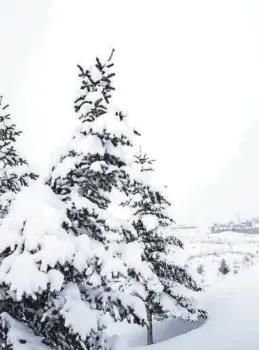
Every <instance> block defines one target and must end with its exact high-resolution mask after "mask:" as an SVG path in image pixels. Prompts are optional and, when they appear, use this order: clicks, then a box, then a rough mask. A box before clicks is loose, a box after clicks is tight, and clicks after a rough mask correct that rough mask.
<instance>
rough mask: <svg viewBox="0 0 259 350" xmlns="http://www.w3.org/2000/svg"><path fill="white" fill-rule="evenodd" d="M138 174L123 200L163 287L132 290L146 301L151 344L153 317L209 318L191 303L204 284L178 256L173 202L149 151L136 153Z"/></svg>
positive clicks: (179, 244) (178, 249) (178, 247)
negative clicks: (157, 181)
mask: <svg viewBox="0 0 259 350" xmlns="http://www.w3.org/2000/svg"><path fill="white" fill-rule="evenodd" d="M136 164H137V168H138V170H139V174H138V177H135V179H134V180H133V181H132V182H131V193H130V198H129V199H128V200H127V201H126V202H124V203H123V205H124V206H130V207H131V208H132V209H133V226H134V228H135V230H136V232H137V235H138V239H139V240H140V242H142V245H143V248H144V249H143V255H142V259H143V261H146V262H147V263H148V264H149V266H151V269H152V271H153V272H154V274H155V275H156V276H157V278H158V280H159V283H160V290H159V289H158V288H157V290H152V289H151V288H150V286H149V285H145V290H144V291H143V292H142V293H141V294H140V293H139V291H138V290H134V286H132V292H133V293H135V294H136V295H138V296H139V297H140V298H142V300H143V301H144V302H145V306H146V311H147V319H148V326H147V330H148V334H147V341H148V344H151V343H153V334H152V327H153V326H152V318H153V316H155V317H156V319H163V318H167V317H169V316H171V317H175V318H179V319H184V320H191V321H196V320H198V319H199V318H206V312H205V311H203V310H197V309H195V307H194V306H193V304H192V300H191V298H190V295H191V293H190V291H200V290H201V288H200V287H199V286H198V285H197V284H196V282H195V281H194V280H193V278H192V277H191V276H190V275H189V274H188V272H187V270H186V269H185V268H184V266H183V265H182V266H181V263H180V261H178V257H181V255H182V249H183V243H182V242H181V240H179V239H178V238H177V237H176V236H174V234H173V230H172V224H173V219H172V218H171V217H170V213H169V207H170V202H169V200H168V199H167V198H166V195H165V190H164V188H163V187H161V186H156V185H155V182H154V178H152V177H151V174H152V170H153V169H152V161H150V160H149V159H148V158H147V157H146V155H141V154H140V155H139V156H136Z"/></svg>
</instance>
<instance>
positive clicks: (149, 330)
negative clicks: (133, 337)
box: [146, 306, 154, 345]
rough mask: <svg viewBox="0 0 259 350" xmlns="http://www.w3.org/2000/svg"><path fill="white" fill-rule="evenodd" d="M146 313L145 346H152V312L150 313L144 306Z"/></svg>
mask: <svg viewBox="0 0 259 350" xmlns="http://www.w3.org/2000/svg"><path fill="white" fill-rule="evenodd" d="M146 311H147V322H148V325H147V345H151V344H154V340H153V323H152V312H151V311H150V309H149V307H148V306H146Z"/></svg>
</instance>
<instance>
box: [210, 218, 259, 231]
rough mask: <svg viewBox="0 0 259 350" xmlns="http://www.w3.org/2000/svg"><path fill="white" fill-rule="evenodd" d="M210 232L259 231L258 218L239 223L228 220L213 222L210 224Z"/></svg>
mask: <svg viewBox="0 0 259 350" xmlns="http://www.w3.org/2000/svg"><path fill="white" fill-rule="evenodd" d="M210 229H211V233H220V232H226V231H231V232H240V233H253V234H258V233H259V220H258V219H252V220H247V221H244V222H240V223H235V222H233V221H230V222H229V223H225V224H224V223H215V224H214V225H212V226H211V228H210Z"/></svg>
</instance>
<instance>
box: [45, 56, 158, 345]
mask: <svg viewBox="0 0 259 350" xmlns="http://www.w3.org/2000/svg"><path fill="white" fill-rule="evenodd" d="M112 56H113V53H112V55H111V56H110V57H109V59H108V61H107V62H106V63H104V64H103V63H101V61H100V59H98V58H97V59H96V65H95V66H94V67H92V68H91V69H90V70H84V69H83V68H82V67H81V66H78V67H79V71H80V73H79V77H80V78H81V88H80V91H81V92H80V95H79V97H78V98H77V99H76V101H75V112H76V113H77V114H78V116H79V120H80V121H81V124H80V127H79V128H78V130H77V131H76V133H75V135H74V137H73V139H72V140H71V142H70V144H69V146H68V150H67V152H66V153H65V154H64V155H63V156H62V157H61V160H60V163H59V164H57V166H55V167H54V168H53V169H52V172H51V176H50V179H49V180H48V182H47V184H48V185H49V186H51V188H52V190H53V191H54V192H55V193H56V194H57V195H58V196H59V198H60V199H61V200H62V201H63V202H64V203H65V205H66V210H67V216H68V219H69V220H70V222H71V230H72V231H73V233H74V235H75V237H79V238H80V237H87V238H88V239H89V240H90V242H91V244H93V246H95V245H97V246H98V247H100V252H102V254H103V250H104V251H105V252H106V253H105V259H104V258H103V256H102V254H101V255H100V256H99V257H98V259H97V261H103V264H104V265H106V266H109V265H112V266H114V267H115V266H117V267H116V269H115V273H113V272H112V271H111V269H110V268H107V269H106V270H105V269H104V268H103V269H101V268H100V267H99V266H98V264H97V263H96V262H95V261H93V260H91V261H89V269H88V270H86V271H85V274H86V276H85V278H81V279H78V282H77V283H78V285H79V286H80V291H81V293H82V297H83V298H84V300H85V301H86V302H88V303H89V305H90V306H92V305H93V306H94V308H96V309H98V310H100V312H103V313H104V314H107V313H109V314H110V315H111V316H112V318H113V319H114V320H116V321H118V320H123V319H126V320H127V321H128V322H134V323H138V324H142V325H143V324H144V323H145V322H146V314H145V307H144V303H143V302H142V301H141V299H140V298H139V297H138V296H133V295H130V294H129V293H127V291H126V286H127V285H129V284H130V285H136V284H140V285H143V284H145V285H149V288H150V290H153V291H155V290H156V289H159V288H160V290H161V289H162V286H161V284H160V282H159V280H158V278H157V277H156V275H155V274H154V273H153V271H152V270H151V269H150V266H149V264H148V263H146V262H143V261H142V246H141V245H140V244H139V242H138V240H137V239H136V238H137V233H136V232H135V228H134V227H133V226H132V225H131V223H130V222H129V221H127V220H123V219H122V220H120V219H119V218H118V213H117V211H115V210H114V202H115V199H116V198H117V197H118V196H120V195H127V193H128V187H127V186H128V183H129V178H130V177H131V175H132V174H131V163H132V161H133V156H132V155H133V153H134V147H133V145H134V142H135V141H134V138H135V137H137V135H138V133H137V132H136V131H135V130H134V129H132V128H130V127H129V126H128V125H127V122H126V117H125V116H124V114H123V113H122V112H120V111H116V109H115V108H113V107H112V105H111V104H110V100H111V93H112V91H113V90H114V87H113V84H112V78H113V77H114V73H113V71H112V69H113V63H112ZM117 209H119V208H117ZM102 266H103V265H101V267H102ZM89 271H90V272H89ZM88 273H90V276H87V274H88ZM93 273H94V274H95V283H94V284H93V283H92V282H91V278H90V277H91V274H93ZM104 338H105V336H104V333H99V339H101V340H102V339H104ZM89 339H91V342H92V344H94V345H91V344H89V342H90V340H89V342H88V343H87V345H88V346H90V347H92V346H96V338H95V339H94V338H93V337H92V336H91V337H90V338H89ZM101 340H99V341H101ZM106 346H107V345H105V344H104V343H103V345H102V347H106Z"/></svg>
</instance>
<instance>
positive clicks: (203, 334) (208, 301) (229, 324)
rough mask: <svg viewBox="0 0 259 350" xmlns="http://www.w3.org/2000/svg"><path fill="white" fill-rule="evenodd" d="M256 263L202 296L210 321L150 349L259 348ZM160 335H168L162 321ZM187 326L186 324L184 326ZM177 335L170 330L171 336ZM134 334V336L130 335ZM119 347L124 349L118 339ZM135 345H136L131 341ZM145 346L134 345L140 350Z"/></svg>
mask: <svg viewBox="0 0 259 350" xmlns="http://www.w3.org/2000/svg"><path fill="white" fill-rule="evenodd" d="M258 275H259V265H256V266H254V267H252V268H251V269H249V270H243V271H242V272H240V274H238V275H235V276H231V277H227V278H226V279H225V280H224V281H222V282H220V283H218V284H217V285H216V286H214V287H210V288H209V289H208V290H207V291H206V293H204V294H202V295H201V298H200V301H199V302H200V304H201V305H202V307H205V308H206V309H207V310H208V311H209V314H210V317H209V320H208V321H207V322H206V323H204V324H203V325H201V326H200V327H199V328H196V329H193V330H191V329H186V327H185V328H182V333H184V332H186V331H187V330H188V333H185V334H182V335H180V336H176V337H173V338H170V339H168V340H166V341H164V342H161V343H157V344H154V345H151V346H150V349H152V350H171V349H181V350H196V349H199V350H208V349H210V350H230V349H235V350H246V349H247V350H258V348H259V298H258V295H259V279H258ZM164 325H165V327H164V329H161V330H160V335H165V334H163V333H167V334H166V335H167V337H169V334H168V332H169V329H168V326H167V325H166V324H164ZM185 326H186V325H185ZM174 335H176V334H175V329H174V328H172V329H171V337H172V336H174ZM132 336H133V337H134V335H132ZM125 340H126V339H125ZM117 344H118V347H117V348H120V349H122V347H123V345H124V348H127V345H126V342H124V343H122V340H120V341H118V343H117ZM134 345H135V344H134ZM144 348H145V347H144V346H140V347H135V348H134V350H142V349H144Z"/></svg>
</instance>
